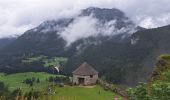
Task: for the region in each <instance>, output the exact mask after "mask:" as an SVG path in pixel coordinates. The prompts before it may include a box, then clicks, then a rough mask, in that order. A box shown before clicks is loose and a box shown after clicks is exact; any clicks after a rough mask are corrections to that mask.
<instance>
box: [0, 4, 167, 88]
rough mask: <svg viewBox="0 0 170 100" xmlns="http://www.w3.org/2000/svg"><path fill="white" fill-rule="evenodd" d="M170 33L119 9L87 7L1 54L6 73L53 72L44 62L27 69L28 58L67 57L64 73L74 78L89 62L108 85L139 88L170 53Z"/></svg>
mask: <svg viewBox="0 0 170 100" xmlns="http://www.w3.org/2000/svg"><path fill="white" fill-rule="evenodd" d="M87 25H88V26H87ZM89 25H90V26H89ZM79 26H81V27H79ZM86 27H87V28H86ZM81 30H83V31H81ZM137 30H138V31H137ZM136 31H137V32H136ZM169 35H170V26H165V27H160V28H156V29H148V30H146V29H142V28H141V27H137V26H136V25H135V24H134V23H133V22H132V21H131V20H130V19H128V18H127V17H126V15H125V14H124V13H123V12H121V11H120V10H118V9H104V8H103V9H101V8H93V7H92V8H87V9H84V10H82V12H81V13H80V14H79V15H78V16H76V17H73V18H67V19H60V20H51V21H46V22H44V23H42V24H40V25H39V26H38V27H36V28H34V29H31V30H29V31H27V32H25V33H24V34H23V35H21V36H20V37H18V39H17V40H16V41H14V42H13V43H11V44H10V45H8V46H7V47H5V48H3V49H2V50H1V52H0V56H1V58H0V63H1V64H0V69H1V71H4V72H24V71H48V72H50V71H51V70H50V69H48V68H44V67H43V66H42V62H36V63H34V65H33V64H30V65H25V64H23V63H22V59H25V58H27V57H30V56H31V57H32V56H40V55H44V56H48V57H49V58H51V57H56V56H57V57H66V58H68V62H67V64H66V66H64V67H63V68H62V70H61V73H64V74H69V75H70V74H71V72H72V71H73V70H74V69H76V68H77V66H78V65H80V64H81V63H83V62H84V61H86V62H88V63H89V64H90V65H92V66H93V67H95V69H97V70H98V71H99V72H100V76H101V77H102V78H104V79H106V80H107V81H110V82H114V83H119V84H126V85H136V84H137V83H138V82H139V81H146V80H147V79H148V76H149V75H151V73H152V70H153V64H154V62H155V59H156V57H157V55H160V54H161V53H169V51H170V47H169V43H170V39H169V38H168V37H169ZM70 39H71V40H70ZM25 67H26V68H25Z"/></svg>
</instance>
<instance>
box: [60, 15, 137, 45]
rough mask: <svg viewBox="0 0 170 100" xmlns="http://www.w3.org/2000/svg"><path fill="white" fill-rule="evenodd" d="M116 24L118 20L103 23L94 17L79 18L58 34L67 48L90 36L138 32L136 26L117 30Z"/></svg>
mask: <svg viewBox="0 0 170 100" xmlns="http://www.w3.org/2000/svg"><path fill="white" fill-rule="evenodd" d="M125 21H126V20H125ZM116 24H117V21H116V20H111V21H109V22H105V23H102V22H100V21H99V20H98V19H96V18H94V17H93V16H83V17H77V18H75V20H74V21H73V22H72V23H71V24H69V26H68V27H65V28H64V29H63V31H62V32H59V33H58V34H60V36H61V37H62V38H63V39H64V40H66V41H67V46H69V45H70V44H71V43H73V42H75V41H76V40H79V39H81V38H87V37H89V36H97V35H103V36H112V35H117V34H121V33H126V34H132V33H134V32H135V31H136V26H135V25H129V26H127V27H122V28H121V29H118V28H116Z"/></svg>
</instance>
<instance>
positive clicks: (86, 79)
mask: <svg viewBox="0 0 170 100" xmlns="http://www.w3.org/2000/svg"><path fill="white" fill-rule="evenodd" d="M72 73H73V84H75V85H94V84H96V82H97V79H98V72H97V71H96V70H95V69H94V68H93V67H92V66H90V65H89V64H88V63H86V62H84V63H83V64H81V65H80V66H79V67H78V68H77V69H76V70H75V71H73V72H72Z"/></svg>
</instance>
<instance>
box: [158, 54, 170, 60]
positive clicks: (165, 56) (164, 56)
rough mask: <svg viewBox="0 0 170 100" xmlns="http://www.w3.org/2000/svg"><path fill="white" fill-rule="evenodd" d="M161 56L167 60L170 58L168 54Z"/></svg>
mask: <svg viewBox="0 0 170 100" xmlns="http://www.w3.org/2000/svg"><path fill="white" fill-rule="evenodd" d="M160 57H161V58H162V59H165V60H170V55H168V54H164V55H161V56H160Z"/></svg>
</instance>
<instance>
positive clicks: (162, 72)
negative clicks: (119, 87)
mask: <svg viewBox="0 0 170 100" xmlns="http://www.w3.org/2000/svg"><path fill="white" fill-rule="evenodd" d="M127 92H128V93H129V98H130V100H170V55H169V54H164V55H161V56H160V57H159V58H158V60H157V63H156V66H155V68H154V70H153V73H152V76H151V78H150V79H149V81H148V83H147V84H145V83H140V84H139V85H138V86H136V87H135V88H129V89H128V90H127Z"/></svg>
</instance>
